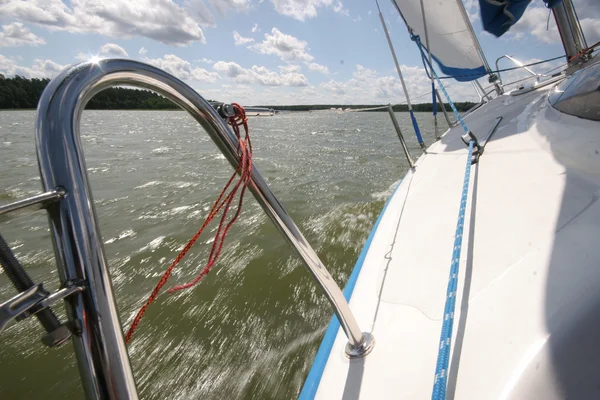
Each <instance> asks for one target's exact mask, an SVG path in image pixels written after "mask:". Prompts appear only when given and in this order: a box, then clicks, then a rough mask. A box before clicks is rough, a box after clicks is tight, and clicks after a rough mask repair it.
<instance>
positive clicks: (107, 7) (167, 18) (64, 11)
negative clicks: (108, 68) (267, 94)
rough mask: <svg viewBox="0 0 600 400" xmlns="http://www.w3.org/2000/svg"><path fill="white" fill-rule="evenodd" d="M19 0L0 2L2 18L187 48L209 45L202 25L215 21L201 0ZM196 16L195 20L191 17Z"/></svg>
mask: <svg viewBox="0 0 600 400" xmlns="http://www.w3.org/2000/svg"><path fill="white" fill-rule="evenodd" d="M71 4H72V7H69V6H67V5H66V4H64V3H63V2H62V1H60V0H30V1H24V0H20V1H19V0H17V1H10V2H4V3H0V15H2V16H3V17H4V18H12V19H16V20H18V21H22V22H28V23H33V24H37V25H41V26H44V27H46V28H48V29H50V30H62V31H68V32H77V33H98V34H102V35H106V36H111V37H119V38H122V37H133V36H144V37H148V38H151V39H154V40H157V41H159V42H163V43H166V44H171V45H176V46H185V45H188V44H190V43H193V42H202V43H204V42H205V39H204V34H203V32H202V29H201V28H200V25H207V26H212V25H214V19H213V17H212V15H211V14H210V13H209V12H208V10H206V7H204V8H203V9H202V8H199V7H193V6H194V5H200V4H202V3H201V1H199V0H194V2H188V5H190V6H189V7H188V8H185V9H184V8H183V7H181V6H179V5H178V4H176V3H175V2H173V1H172V0H113V1H96V0H74V1H73V2H72V3H71ZM190 12H192V13H193V14H194V17H192V16H191V15H190Z"/></svg>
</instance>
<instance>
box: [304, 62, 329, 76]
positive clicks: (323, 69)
mask: <svg viewBox="0 0 600 400" xmlns="http://www.w3.org/2000/svg"><path fill="white" fill-rule="evenodd" d="M308 69H310V70H311V71H315V72H320V73H322V74H325V75H327V74H329V68H327V66H325V65H321V64H317V63H310V64H308Z"/></svg>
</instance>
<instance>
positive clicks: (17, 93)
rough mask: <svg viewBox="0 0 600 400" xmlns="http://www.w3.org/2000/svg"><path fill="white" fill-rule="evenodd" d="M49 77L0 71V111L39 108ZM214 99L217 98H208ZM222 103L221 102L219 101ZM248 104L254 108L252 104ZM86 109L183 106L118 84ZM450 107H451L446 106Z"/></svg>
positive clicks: (462, 107) (423, 106)
mask: <svg viewBox="0 0 600 400" xmlns="http://www.w3.org/2000/svg"><path fill="white" fill-rule="evenodd" d="M49 82H50V80H49V79H37V78H33V79H27V78H23V77H21V76H15V77H14V78H4V77H3V76H2V75H1V74H0V110H1V111H6V110H35V109H36V107H37V104H38V101H39V99H40V97H41V95H42V92H43V91H44V89H45V88H46V85H48V83H49ZM208 101H210V102H213V101H214V100H208ZM216 102H218V101H216ZM454 105H455V106H456V108H457V109H458V110H459V111H466V110H468V109H470V108H471V107H472V106H474V105H475V103H472V102H456V103H454ZM248 107H250V106H249V105H248ZM253 107H260V108H268V109H273V110H276V111H305V112H309V111H326V110H331V111H332V112H337V111H341V110H348V109H350V110H354V109H359V108H372V107H385V108H383V109H379V110H369V111H366V112H387V111H388V110H387V104H360V105H356V104H294V105H277V106H274V105H266V106H265V105H260V106H259V105H257V106H253ZM412 107H413V110H414V111H416V112H420V111H425V112H431V111H432V110H433V105H432V104H431V103H420V104H413V105H412ZM85 108H86V110H131V111H133V110H145V111H168V110H180V108H179V106H178V105H176V104H175V103H173V102H171V101H170V100H168V99H166V98H164V97H162V96H160V95H159V94H157V93H155V92H152V91H149V90H142V89H129V88H122V87H114V88H109V89H105V90H103V91H101V92H100V93H98V94H96V95H95V96H94V97H92V99H91V100H90V101H89V102H88V104H87V105H86V107H85ZM393 109H394V111H396V112H402V111H408V106H407V105H406V104H396V105H394V106H393ZM446 109H447V110H448V109H449V107H448V105H446ZM437 110H438V111H442V108H441V105H440V104H439V103H438V104H437Z"/></svg>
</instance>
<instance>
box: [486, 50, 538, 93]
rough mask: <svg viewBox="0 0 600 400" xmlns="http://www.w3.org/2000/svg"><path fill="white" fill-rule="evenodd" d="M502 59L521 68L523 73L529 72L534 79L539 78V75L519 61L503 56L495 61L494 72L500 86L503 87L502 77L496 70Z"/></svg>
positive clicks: (498, 69)
mask: <svg viewBox="0 0 600 400" xmlns="http://www.w3.org/2000/svg"><path fill="white" fill-rule="evenodd" d="M503 58H506V59H508V60H510V61H512V62H513V63H514V64H515V65H516V66H517V67H521V68H523V69H524V70H525V71H527V72H529V73H530V74H531V76H536V77H537V76H540V75H539V74H536V73H535V72H533V71H532V70H531V69H529V68H527V67H526V66H525V65H524V64H523V63H522V62H521V61H519V60H517V59H516V58H514V57H512V56H509V55H508V54H505V55H503V56H500V57H498V58H497V59H496V72H497V74H498V81H500V85H501V86H504V84H503V83H502V77H501V76H500V68H498V63H499V62H500V60H502V59H503Z"/></svg>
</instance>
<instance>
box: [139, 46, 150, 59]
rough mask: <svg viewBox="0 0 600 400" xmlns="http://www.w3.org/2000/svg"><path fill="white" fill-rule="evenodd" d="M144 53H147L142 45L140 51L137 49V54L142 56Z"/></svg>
mask: <svg viewBox="0 0 600 400" xmlns="http://www.w3.org/2000/svg"><path fill="white" fill-rule="evenodd" d="M146 53H148V50H147V49H146V48H145V47H142V48H141V49H140V51H138V54H139V55H140V56H142V57H143V56H145V55H146Z"/></svg>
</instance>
